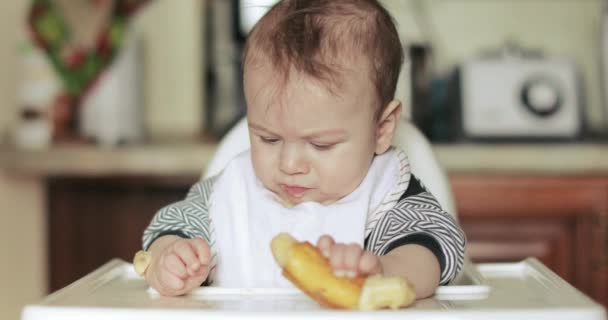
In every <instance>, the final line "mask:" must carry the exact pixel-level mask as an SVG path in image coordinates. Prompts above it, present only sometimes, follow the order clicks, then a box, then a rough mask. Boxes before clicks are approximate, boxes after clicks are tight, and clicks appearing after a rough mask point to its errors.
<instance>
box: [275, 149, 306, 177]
mask: <svg viewBox="0 0 608 320" xmlns="http://www.w3.org/2000/svg"><path fill="white" fill-rule="evenodd" d="M279 169H280V170H281V171H282V172H283V173H285V174H290V175H293V174H302V173H307V172H308V163H307V161H306V157H305V156H304V154H303V153H302V152H301V151H300V150H299V148H298V147H297V146H284V147H283V148H282V150H281V158H280V161H279Z"/></svg>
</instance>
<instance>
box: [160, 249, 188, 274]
mask: <svg viewBox="0 0 608 320" xmlns="http://www.w3.org/2000/svg"><path fill="white" fill-rule="evenodd" d="M162 262H163V268H164V269H165V270H166V272H169V273H172V274H173V275H174V276H176V277H178V278H180V279H186V278H187V277H188V271H187V270H186V266H185V265H184V263H183V262H182V260H181V259H180V258H179V257H178V256H177V255H176V254H175V253H169V254H168V255H167V256H165V257H164V259H163V260H162Z"/></svg>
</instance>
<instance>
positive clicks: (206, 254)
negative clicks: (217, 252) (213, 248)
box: [190, 238, 211, 266]
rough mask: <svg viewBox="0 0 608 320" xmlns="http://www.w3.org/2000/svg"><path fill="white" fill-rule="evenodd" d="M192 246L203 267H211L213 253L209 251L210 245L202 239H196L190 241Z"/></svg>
mask: <svg viewBox="0 0 608 320" xmlns="http://www.w3.org/2000/svg"><path fill="white" fill-rule="evenodd" d="M190 244H191V245H192V247H193V248H194V252H195V253H196V255H197V257H198V261H199V262H200V264H201V265H203V266H205V265H209V261H210V260H211V252H210V250H209V244H207V241H205V240H204V239H202V238H194V239H192V240H190Z"/></svg>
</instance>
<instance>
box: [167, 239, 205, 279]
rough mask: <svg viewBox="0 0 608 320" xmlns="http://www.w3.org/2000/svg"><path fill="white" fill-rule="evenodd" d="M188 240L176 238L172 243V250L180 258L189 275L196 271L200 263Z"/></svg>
mask: <svg viewBox="0 0 608 320" xmlns="http://www.w3.org/2000/svg"><path fill="white" fill-rule="evenodd" d="M189 242H190V241H189V240H185V239H184V240H178V241H175V242H174V243H173V248H172V251H173V252H174V253H175V254H176V255H177V256H178V257H179V258H180V259H181V260H182V262H183V263H184V265H185V266H186V269H187V272H188V274H189V275H194V274H195V273H197V272H198V271H199V269H200V267H201V263H200V261H199V260H198V257H197V256H196V251H195V249H194V248H193V247H192V245H191V244H190V243H189Z"/></svg>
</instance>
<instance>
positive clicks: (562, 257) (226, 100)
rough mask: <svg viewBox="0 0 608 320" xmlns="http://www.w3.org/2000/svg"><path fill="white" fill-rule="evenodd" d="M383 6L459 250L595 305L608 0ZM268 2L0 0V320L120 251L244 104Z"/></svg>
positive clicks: (128, 252) (198, 164)
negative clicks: (247, 58) (444, 179)
mask: <svg viewBox="0 0 608 320" xmlns="http://www.w3.org/2000/svg"><path fill="white" fill-rule="evenodd" d="M382 2H383V3H384V4H385V5H386V7H387V8H388V9H389V10H390V11H391V13H392V14H393V15H394V17H395V18H396V21H397V23H398V29H399V32H400V34H401V37H402V40H403V44H404V49H405V50H406V52H407V55H408V57H409V59H408V62H407V63H406V66H405V68H404V72H403V74H402V79H401V82H400V84H399V88H398V92H397V96H398V98H400V99H401V100H403V101H404V105H405V107H406V111H407V112H406V113H405V115H404V117H405V118H408V119H410V120H411V121H413V122H414V123H415V124H416V125H417V126H418V127H419V128H420V129H421V130H422V131H423V133H424V134H425V135H426V136H427V137H428V138H429V139H430V140H431V141H432V142H433V146H434V149H435V152H436V154H437V156H438V158H439V161H440V162H441V164H442V165H443V166H444V167H445V169H446V171H447V173H448V175H449V177H450V181H451V184H452V186H453V189H454V195H455V199H456V202H457V207H458V215H459V219H460V222H461V224H462V225H463V227H464V228H465V231H466V232H467V235H468V238H469V246H468V253H469V255H470V256H471V257H472V259H473V260H475V261H478V262H487V261H518V260H521V259H523V258H525V257H529V256H534V257H537V258H539V259H540V260H541V261H542V262H544V263H545V264H547V265H548V266H549V267H550V268H551V269H552V270H554V271H555V272H556V273H557V274H559V275H560V276H562V277H563V278H564V279H566V280H567V281H569V282H570V283H571V284H573V285H574V286H576V287H577V288H579V289H580V290H581V291H583V292H584V293H586V294H588V295H589V296H591V297H592V298H594V299H596V300H597V301H599V302H601V303H603V304H604V305H606V304H608V286H607V285H608V282H607V281H608V278H607V274H608V259H607V255H608V250H607V245H608V236H607V231H608V220H607V217H608V144H607V143H606V142H607V141H608V103H607V102H606V101H607V99H606V97H605V96H604V95H606V94H607V92H608V91H607V90H606V88H607V87H606V81H605V80H604V77H605V75H606V72H605V70H606V62H607V61H608V50H606V48H605V46H608V19H605V18H604V15H605V14H606V13H607V11H606V3H604V1H603V0H383V1H382ZM271 3H273V1H272V0H260V1H254V0H242V2H241V1H239V0H207V1H205V0H11V1H2V2H0V39H1V40H2V45H0V66H1V68H0V70H2V72H1V73H0V98H1V99H0V101H2V102H1V103H2V109H1V110H2V111H1V112H0V139H1V144H0V203H1V204H2V209H1V211H0V215H1V216H2V223H1V224H0V225H1V227H0V252H2V254H3V259H2V261H3V263H2V266H1V267H0V283H2V285H1V286H0V287H1V289H0V298H1V300H0V301H2V302H0V318H2V319H16V318H18V315H19V313H20V310H21V308H22V307H23V305H24V304H26V303H33V302H36V301H37V300H39V299H40V298H41V297H43V296H45V295H47V294H49V293H50V292H53V291H55V290H57V289H60V288H62V287H64V286H66V285H67V284H69V283H71V282H72V281H74V280H76V279H78V278H80V277H82V276H83V275H85V274H87V273H89V272H90V271H92V270H94V269H95V268H97V267H99V266H100V265H101V264H103V263H105V262H107V261H109V260H110V259H112V258H114V257H118V258H122V259H125V260H127V261H130V260H131V257H132V255H133V253H134V252H135V251H137V250H138V248H139V246H140V237H141V233H142V231H143V228H144V227H145V226H146V225H147V223H148V222H149V220H150V218H151V217H152V215H153V214H154V213H155V211H156V210H157V209H159V208H160V207H161V206H163V205H165V204H167V203H169V202H171V201H175V200H177V199H181V198H183V197H184V196H185V194H186V192H187V190H188V188H189V186H190V185H191V184H192V183H194V182H195V181H196V180H197V179H199V177H200V174H201V172H202V171H203V169H204V168H205V165H206V163H207V162H208V161H209V159H210V158H211V156H212V155H213V151H214V150H215V146H216V143H217V141H218V140H219V138H221V136H222V135H223V134H225V132H226V131H227V130H228V129H229V128H230V126H231V125H232V124H234V122H235V121H236V120H238V119H239V118H240V117H242V116H243V115H244V105H243V96H242V93H241V90H242V88H241V84H240V80H241V79H240V77H241V73H240V72H241V69H240V51H241V49H242V46H243V41H244V39H245V38H246V35H247V32H248V30H249V28H250V27H251V25H252V24H253V23H254V21H255V20H256V17H258V16H259V15H260V14H262V13H263V12H264V9H263V7H259V6H260V5H262V6H263V5H270V4H271Z"/></svg>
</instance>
